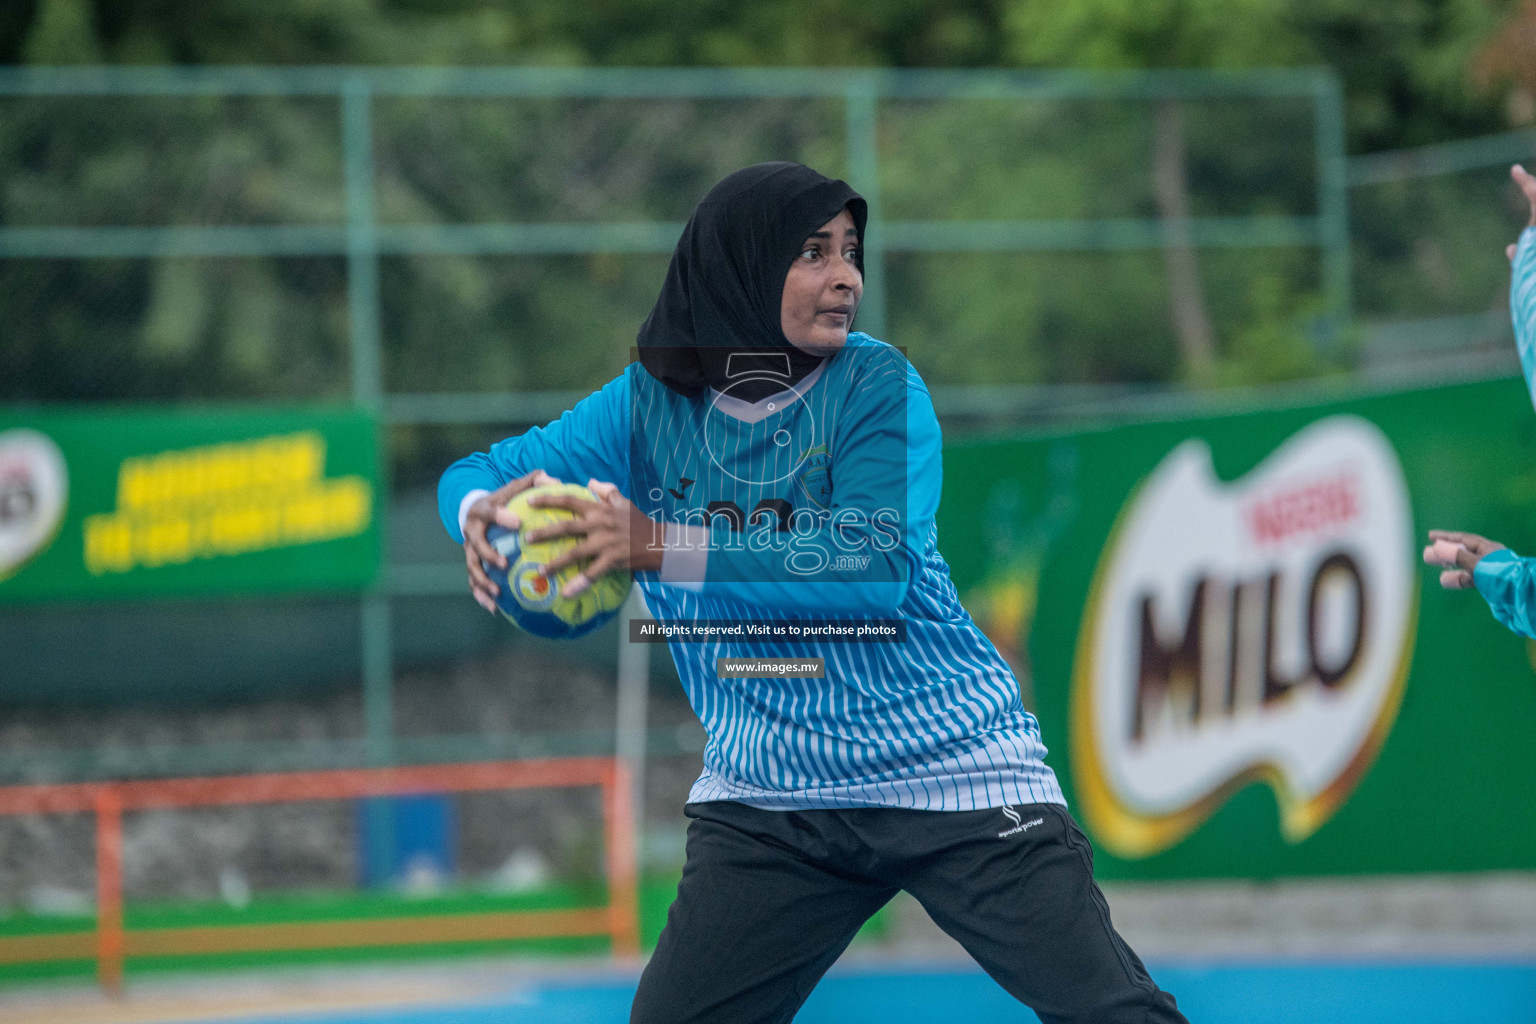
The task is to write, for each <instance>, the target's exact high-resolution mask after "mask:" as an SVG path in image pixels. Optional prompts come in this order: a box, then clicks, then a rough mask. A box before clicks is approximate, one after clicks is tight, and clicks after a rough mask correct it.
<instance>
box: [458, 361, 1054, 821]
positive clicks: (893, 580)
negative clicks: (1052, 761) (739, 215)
mask: <svg viewBox="0 0 1536 1024" xmlns="http://www.w3.org/2000/svg"><path fill="white" fill-rule="evenodd" d="M535 469H543V470H544V471H546V472H548V473H550V474H551V475H553V476H555V477H558V478H559V479H561V480H566V481H573V482H577V483H585V482H586V481H587V480H588V479H591V478H595V479H598V480H603V481H608V482H612V483H614V484H616V485H618V487H619V488H620V490H621V491H622V492H623V493H624V495H625V496H626V497H627V498H629V499H630V500H631V501H633V502H634V503H635V504H636V505H638V506H639V507H640V508H641V509H642V510H643V511H645V512H646V514H648V515H649V516H651V518H653V519H656V520H659V521H665V522H667V523H668V524H669V525H668V540H667V553H666V556H665V559H664V561H663V568H662V570H661V572H659V573H637V574H636V578H637V581H638V582H639V585H640V586H641V587H642V588H643V591H644V594H645V598H646V603H647V604H648V605H649V607H650V609H651V611H652V613H653V614H654V615H655V616H656V617H657V618H658V619H660V620H673V621H686V622H694V621H698V620H724V621H743V620H763V619H774V620H787V621H792V622H795V621H806V622H808V623H815V622H824V621H826V620H828V619H839V620H848V619H870V618H882V619H899V620H902V621H903V622H904V624H905V627H906V639H905V642H903V643H884V642H882V643H864V642H836V643H834V642H826V641H818V640H772V641H767V640H749V639H743V638H729V639H719V640H712V641H709V642H702V643H701V642H692V641H689V642H678V641H673V642H671V651H672V655H673V658H674V660H675V662H676V664H677V670H678V675H679V676H680V677H681V680H682V684H683V687H684V689H685V690H686V691H687V695H688V699H689V701H690V703H691V704H692V705H693V708H694V711H695V712H696V713H697V714H698V716H699V719H700V721H701V722H702V723H703V724H704V728H705V730H706V732H707V733H708V737H709V739H708V743H707V745H706V747H705V750H704V771H703V774H702V775H701V776H700V777H699V779H698V781H697V782H696V783H695V784H694V786H693V790H692V792H691V793H690V795H689V799H690V800H691V801H694V802H698V801H706V800H735V801H739V802H742V803H746V804H749V805H752V806H754V807H761V808H767V809H784V810H789V809H806V808H826V807H866V806H890V807H907V808H917V809H927V810H978V809H981V808H988V807H999V806H1004V805H1008V804H1019V803H1063V802H1064V800H1063V798H1062V794H1061V789H1060V787H1059V785H1058V784H1057V781H1056V777H1055V775H1054V774H1053V772H1052V771H1051V769H1050V768H1048V767H1047V766H1046V765H1045V762H1044V756H1045V747H1044V746H1043V745H1042V743H1041V741H1040V730H1039V725H1038V723H1037V722H1036V721H1035V719H1034V717H1033V716H1032V715H1030V714H1029V713H1028V712H1027V711H1025V710H1024V707H1023V705H1022V703H1021V702H1020V699H1019V690H1018V683H1017V680H1016V679H1015V678H1014V676H1013V674H1012V671H1011V670H1010V669H1009V667H1008V665H1007V663H1006V662H1005V661H1004V660H1003V658H1002V657H1001V656H1000V655H999V654H998V653H997V650H996V649H995V648H994V647H993V646H992V644H991V643H990V642H989V641H988V640H987V639H986V637H985V636H984V635H983V634H982V633H981V631H980V630H979V629H978V628H977V626H976V624H975V623H974V622H973V621H972V620H971V618H970V616H969V615H968V614H967V613H966V611H965V609H964V608H962V607H961V605H960V602H959V599H958V595H957V594H956V592H955V588H954V585H953V583H951V581H950V578H949V568H948V566H947V565H946V564H945V562H944V559H943V558H942V557H941V556H940V554H939V552H938V547H937V530H936V527H935V524H934V515H935V513H936V511H937V509H938V501H939V489H940V482H941V458H940V436H939V426H938V420H937V418H936V417H935V415H934V412H933V404H932V401H931V399H930V398H929V395H928V391H927V388H926V387H925V386H924V384H923V382H922V380H921V379H920V378H919V377H918V375H917V373H916V371H915V370H913V369H912V367H911V365H910V364H909V363H908V362H907V361H906V359H905V358H904V357H903V356H902V355H901V354H900V353H899V352H898V351H897V350H896V349H893V348H891V347H890V346H888V345H886V344H884V343H883V342H879V341H876V340H874V339H873V338H870V337H868V336H867V335H862V334H857V333H855V334H851V335H850V336H849V339H848V344H847V345H846V346H845V347H844V348H843V349H842V350H840V351H839V352H838V353H837V355H836V356H834V357H833V358H831V359H829V360H827V361H826V362H825V363H824V364H822V366H821V367H820V368H818V369H817V370H816V371H815V372H814V373H813V374H812V375H811V376H809V377H807V378H805V379H804V380H803V381H801V382H800V383H799V384H798V385H797V386H796V388H795V389H793V390H792V391H786V392H782V393H780V394H778V395H774V396H771V397H769V398H765V399H763V400H762V401H759V402H756V403H753V404H748V403H746V402H742V401H739V400H736V399H732V398H730V397H729V396H726V395H720V394H719V393H717V392H713V391H710V392H706V393H705V395H704V396H701V397H699V398H688V397H685V396H682V395H679V394H677V393H675V392H673V391H671V390H670V389H668V388H666V387H665V386H663V385H662V384H660V383H659V382H658V381H656V380H655V379H654V378H652V377H651V376H650V375H649V374H648V373H647V372H646V371H645V370H644V369H643V368H642V367H641V366H640V365H639V364H638V363H635V364H632V365H630V366H629V367H628V368H627V369H626V371H625V372H624V373H623V374H621V375H620V376H619V377H618V378H616V379H615V380H613V381H611V382H610V383H608V384H607V385H605V386H604V387H603V388H602V389H601V390H600V391H598V392H596V393H594V394H592V395H591V396H589V397H588V398H586V399H584V400H583V401H581V402H580V403H578V404H577V405H576V407H575V408H573V409H572V410H570V411H569V412H567V413H566V414H565V415H563V416H562V417H560V419H559V420H557V421H555V422H554V423H551V424H550V425H548V426H547V427H544V428H536V429H533V430H530V431H528V432H527V433H525V434H522V435H520V436H518V437H513V438H508V439H507V440H505V441H502V442H500V443H498V444H496V445H495V446H493V447H492V448H491V450H490V451H489V452H485V453H479V454H475V455H471V456H469V457H468V458H465V459H461V460H460V461H459V462H457V463H455V464H454V465H453V466H451V467H450V468H449V469H448V471H447V472H446V473H444V475H443V478H442V482H441V484H440V486H439V494H438V497H439V510H440V513H441V515H442V519H443V523H444V525H445V526H446V527H447V528H448V531H449V532H450V533H451V534H452V535H453V536H454V538H455V539H456V540H459V541H462V539H463V538H462V533H461V529H460V520H459V516H460V510H461V508H462V507H463V506H464V501H465V498H466V496H468V495H470V494H471V493H473V492H477V491H482V490H493V489H495V488H496V487H499V486H501V485H503V484H504V483H506V482H507V481H509V480H512V479H515V478H517V477H520V476H523V475H524V474H526V473H529V472H531V471H533V470H535ZM806 657H818V658H823V659H825V676H824V677H823V678H777V677H772V676H769V677H758V678H747V679H738V678H722V677H721V676H720V675H719V674H718V672H717V659H720V658H732V659H738V658H806Z"/></svg>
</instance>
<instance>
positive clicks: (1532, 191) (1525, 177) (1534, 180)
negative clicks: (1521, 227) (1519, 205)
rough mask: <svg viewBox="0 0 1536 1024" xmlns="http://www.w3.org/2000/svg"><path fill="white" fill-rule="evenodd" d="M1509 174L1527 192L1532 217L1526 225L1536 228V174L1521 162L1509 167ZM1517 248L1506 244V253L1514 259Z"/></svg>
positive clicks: (1522, 190)
mask: <svg viewBox="0 0 1536 1024" xmlns="http://www.w3.org/2000/svg"><path fill="white" fill-rule="evenodd" d="M1509 176H1510V177H1511V178H1514V179H1515V184H1516V185H1519V186H1520V191H1521V192H1524V193H1525V201H1526V202H1527V203H1528V204H1530V207H1531V219H1530V220H1529V221H1528V222H1527V223H1526V226H1527V227H1533V228H1536V176H1533V175H1532V174H1531V172H1530V171H1527V170H1526V169H1525V168H1524V167H1521V166H1520V165H1519V164H1515V166H1513V167H1511V168H1510V169H1509ZM1516 248H1517V247H1516V246H1514V245H1506V246H1505V247H1504V255H1505V256H1508V257H1509V258H1510V259H1514V258H1515V249H1516Z"/></svg>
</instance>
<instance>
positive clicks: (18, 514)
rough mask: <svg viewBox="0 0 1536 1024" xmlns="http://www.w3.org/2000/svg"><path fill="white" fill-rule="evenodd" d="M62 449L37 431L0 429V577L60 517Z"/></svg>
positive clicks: (43, 540)
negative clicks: (2, 431)
mask: <svg viewBox="0 0 1536 1024" xmlns="http://www.w3.org/2000/svg"><path fill="white" fill-rule="evenodd" d="M68 496H69V472H68V470H67V469H66V468H65V465H64V453H63V452H61V451H59V446H58V445H56V444H54V443H53V440H52V439H51V438H49V437H48V436H47V435H46V434H41V433H39V432H37V431H36V430H7V431H5V432H4V433H0V580H3V579H5V578H6V577H7V576H10V575H12V574H14V573H15V572H16V571H17V570H18V569H20V568H21V567H22V566H23V565H25V564H26V562H27V560H28V559H30V558H31V557H32V556H33V555H35V554H37V553H38V552H40V551H42V550H43V549H44V548H46V547H47V546H48V545H49V544H51V543H52V542H53V538H54V536H55V535H56V534H57V533H58V530H59V524H60V523H61V522H63V520H64V506H65V504H66V499H67V498H68Z"/></svg>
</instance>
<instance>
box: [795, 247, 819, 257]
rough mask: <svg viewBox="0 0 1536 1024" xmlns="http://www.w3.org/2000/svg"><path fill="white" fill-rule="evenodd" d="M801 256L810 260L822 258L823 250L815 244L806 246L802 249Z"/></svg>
mask: <svg viewBox="0 0 1536 1024" xmlns="http://www.w3.org/2000/svg"><path fill="white" fill-rule="evenodd" d="M800 256H801V258H803V259H808V260H814V259H820V258H821V250H820V249H818V248H816V247H815V246H814V245H810V246H806V247H805V248H804V249H801V250H800Z"/></svg>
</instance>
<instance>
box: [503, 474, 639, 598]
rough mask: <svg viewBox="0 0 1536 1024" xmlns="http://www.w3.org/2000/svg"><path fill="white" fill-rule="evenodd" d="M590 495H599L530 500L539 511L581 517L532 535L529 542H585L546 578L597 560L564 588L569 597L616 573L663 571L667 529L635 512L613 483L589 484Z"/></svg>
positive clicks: (552, 564)
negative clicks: (558, 539)
mask: <svg viewBox="0 0 1536 1024" xmlns="http://www.w3.org/2000/svg"><path fill="white" fill-rule="evenodd" d="M587 490H589V491H591V492H592V493H593V494H594V495H596V496H597V500H596V501H587V500H585V499H583V498H578V497H576V496H575V495H571V494H550V495H540V496H538V497H536V498H532V499H530V500H529V504H530V505H533V506H535V507H538V508H563V509H566V510H568V511H570V512H574V513H575V514H576V518H575V519H567V520H564V521H563V522H558V523H552V524H550V525H549V526H541V527H539V528H538V529H537V530H529V531H528V536H527V539H528V540H529V541H541V540H548V539H550V538H551V537H567V536H577V537H580V538H581V543H579V544H577V545H576V546H575V547H573V548H572V549H571V550H569V551H567V552H566V553H565V554H563V555H561V556H560V557H559V558H554V559H551V560H550V561H549V563H548V564H547V565H546V566H545V567H544V575H545V576H553V575H554V574H555V573H557V572H559V571H560V570H561V569H563V568H565V567H566V566H568V565H570V564H572V563H573V562H580V561H584V560H586V559H588V558H590V559H592V563H591V564H590V565H588V566H587V567H586V569H585V570H584V571H583V572H582V573H581V575H579V576H576V577H573V578H572V579H571V580H570V581H569V582H567V583H566V584H565V586H564V587H562V588H561V590H560V592H561V593H562V594H563V595H565V596H566V597H573V596H575V595H576V594H579V593H581V592H582V591H583V590H586V589H587V588H588V587H589V586H591V585H592V581H593V580H595V579H597V578H598V577H599V576H602V575H603V574H604V573H607V572H612V571H613V570H615V569H630V570H638V571H641V572H645V571H654V570H657V569H660V568H661V555H662V543H663V541H664V539H665V533H664V529H665V528H664V527H663V525H662V524H661V523H658V522H656V521H655V520H654V519H651V518H650V517H649V516H647V515H646V514H645V513H644V512H641V511H640V510H639V509H638V508H636V507H635V505H634V503H633V502H631V501H630V500H629V499H628V498H626V497H624V495H622V494H620V493H619V489H618V488H617V487H615V486H614V485H613V484H610V483H605V482H603V481H601V480H588V481H587Z"/></svg>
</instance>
